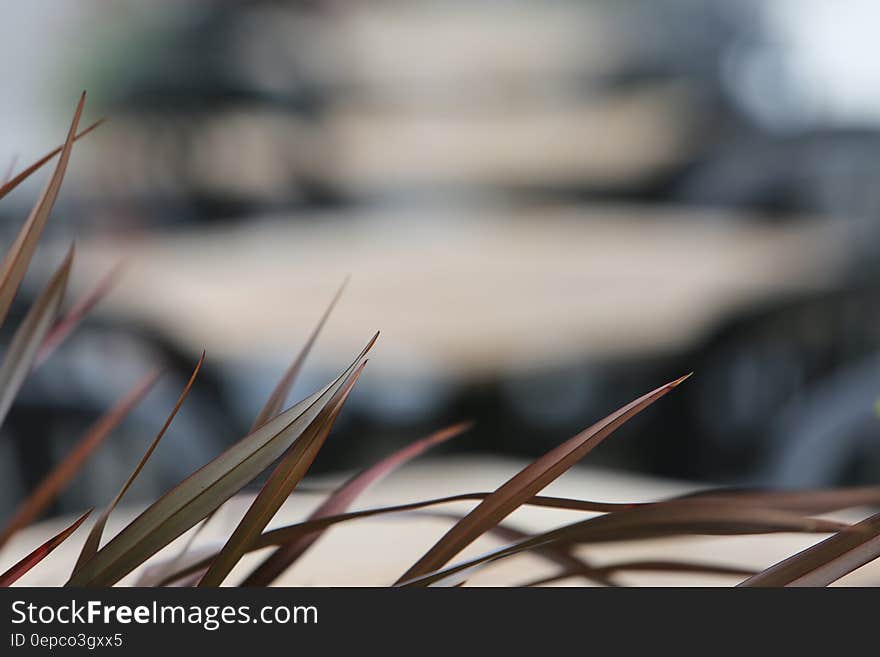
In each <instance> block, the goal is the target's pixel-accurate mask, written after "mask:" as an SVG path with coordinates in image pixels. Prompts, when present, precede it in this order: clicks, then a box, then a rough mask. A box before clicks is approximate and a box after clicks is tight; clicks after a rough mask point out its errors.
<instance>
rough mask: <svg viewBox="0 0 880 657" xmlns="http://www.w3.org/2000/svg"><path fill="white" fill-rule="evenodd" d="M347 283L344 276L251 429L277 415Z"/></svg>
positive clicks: (255, 428) (253, 429)
mask: <svg viewBox="0 0 880 657" xmlns="http://www.w3.org/2000/svg"><path fill="white" fill-rule="evenodd" d="M347 284H348V279H347V278H346V279H345V280H344V281H343V282H342V285H341V286H340V287H339V290H337V292H336V294H335V295H334V296H333V299H332V300H331V301H330V305H329V306H327V309H326V310H325V311H324V314H323V315H321V319H320V320H318V324H317V326H315V328H314V329H313V330H312V333H311V335H309V337H308V339H307V340H306V343H305V344H304V345H303V347H302V349H300V351H299V353H298V354H297V356H296V358H294V360H293V362H292V363H291V364H290V367H288V368H287V371H286V372H285V373H284V375H283V376H282V377H281V380H279V381H278V384H277V385H276V386H275V389H274V390H273V391H272V394H271V395H270V396H269V399H268V400H267V401H266V404H265V405H264V406H263V408H261V409H260V412H259V413H257V417H256V418H255V419H254V423H253V425H252V426H251V431H256V430H257V429H258V428H260V427H261V426H263V425H264V424H266V422H268V421H269V420H271V419H272V418H273V417H275V416H276V415H278V413H279V412H280V411H281V409H282V408H283V406H284V403H285V402H286V401H287V398H288V397H289V396H290V390H291V388H293V384H294V383H296V379H297V377H298V376H299V373H300V370H302V366H303V364H304V363H305V361H306V358H307V357H308V355H309V352H310V351H311V350H312V347H313V346H314V344H315V341H316V340H317V339H318V335H319V334H320V333H321V329H323V328H324V324H326V323H327V319H328V318H329V317H330V313H331V312H333V308H334V307H336V304H337V302H338V301H339V298H340V297H341V296H342V293H343V291H344V290H345V286H346V285H347Z"/></svg>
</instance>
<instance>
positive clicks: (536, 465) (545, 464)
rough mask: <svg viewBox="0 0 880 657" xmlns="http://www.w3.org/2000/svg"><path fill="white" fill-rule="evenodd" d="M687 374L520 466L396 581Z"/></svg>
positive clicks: (533, 489) (442, 557)
mask: <svg viewBox="0 0 880 657" xmlns="http://www.w3.org/2000/svg"><path fill="white" fill-rule="evenodd" d="M688 376H690V375H687V376H684V377H681V378H679V379H676V380H675V381H672V382H670V383H667V384H666V385H663V386H660V387H659V388H657V389H656V390H653V391H651V392H649V393H648V394H646V395H643V396H642V397H639V398H638V399H636V400H635V401H633V402H630V403H629V404H627V405H626V406H624V407H622V408H620V409H618V410H617V411H615V412H614V413H612V414H611V415H609V416H607V417H606V418H604V419H603V420H600V421H599V422H597V423H596V424H594V425H593V426H591V427H589V428H588V429H586V430H585V431H583V432H581V433H579V434H578V435H576V436H575V437H574V438H571V439H569V440H567V441H566V442H564V443H562V444H561V445H559V446H558V447H556V448H555V449H552V450H550V451H549V452H547V453H546V454H545V455H544V456H542V457H541V458H539V459H538V460H536V461H534V462H533V463H531V464H530V465H528V466H526V467H525V468H523V469H522V470H521V471H520V472H519V473H517V474H516V475H514V476H513V477H512V478H511V479H510V480H508V481H507V482H506V483H505V484H503V485H502V486H501V487H500V488H498V489H497V490H496V491H495V492H494V493H493V494H492V495H490V496H489V497H487V498H486V499H485V500H483V501H482V502H481V503H480V504H478V505H477V506H476V507H475V508H474V509H473V510H472V511H471V512H470V513H469V514H468V515H467V516H465V517H464V518H462V520H461V521H460V522H458V523H457V524H455V525H454V526H453V527H452V528H451V529H450V530H449V531H448V532H446V534H445V535H444V536H443V537H442V538H441V539H440V540H439V541H437V543H436V544H434V547H432V548H431V549H430V550H428V552H427V553H426V554H425V555H424V556H422V558H421V559H419V560H418V561H417V562H416V563H415V564H413V566H411V567H410V568H409V569H408V570H407V571H406V572H405V573H404V574H403V575H402V576H401V577H400V579H399V580H398V582H401V581H403V580H407V579H412V578H413V577H416V576H418V575H421V574H424V573H427V572H431V571H433V570H437V569H438V568H440V567H442V566H443V565H444V564H446V563H447V562H448V561H449V560H450V559H452V558H453V557H454V556H455V555H457V554H458V553H459V552H461V551H462V550H463V549H464V548H466V547H467V546H468V545H470V544H471V543H472V542H473V541H475V540H476V539H477V538H478V537H479V536H480V535H482V534H483V533H485V532H486V530H487V529H489V528H490V527H492V526H494V525H497V524H498V523H499V522H501V520H503V519H504V518H506V517H507V516H508V515H509V514H510V513H512V512H513V511H514V510H515V509H516V508H517V507H519V506H521V505H522V504H523V502H525V501H526V500H527V499H529V498H531V497H533V496H534V495H535V494H536V493H538V491H540V490H541V489H542V488H544V487H545V486H547V485H548V484H549V483H550V482H552V481H553V480H554V479H556V478H557V477H559V476H560V475H562V474H563V473H564V472H565V471H566V470H568V469H569V468H570V467H571V466H572V465H574V464H575V463H576V462H577V461H579V460H580V459H581V458H583V457H584V456H586V454H587V453H589V452H590V451H591V450H592V449H593V448H594V447H596V445H598V444H599V443H601V442H602V441H603V440H604V439H605V438H606V437H607V436H608V435H609V434H611V433H612V432H613V431H614V430H615V429H617V428H618V427H619V426H621V425H622V424H624V423H625V422H626V421H627V420H629V419H630V418H632V417H633V416H634V415H636V414H637V413H639V412H640V411H642V410H643V409H644V408H646V407H648V406H650V405H651V404H652V403H654V402H655V401H657V400H658V399H660V397H662V396H663V395H665V394H667V393H668V392H669V391H671V390H672V389H673V388H675V387H676V386H678V385H679V384H681V382H682V381H684V380H685V379H686V378H687V377H688Z"/></svg>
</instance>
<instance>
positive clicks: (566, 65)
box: [0, 0, 880, 511]
mask: <svg viewBox="0 0 880 657" xmlns="http://www.w3.org/2000/svg"><path fill="white" fill-rule="evenodd" d="M4 18H5V20H4V22H3V23H2V24H0V52H2V57H0V62H2V64H0V66H2V70H3V77H2V80H3V83H4V87H5V90H6V91H5V92H4V93H3V94H2V96H0V167H2V169H3V170H5V169H6V167H7V166H8V167H10V170H13V171H14V170H18V169H20V168H22V167H23V166H25V165H27V164H28V163H30V162H31V161H33V160H34V159H36V158H37V157H39V156H40V155H42V154H43V153H45V152H47V151H48V150H50V149H51V148H53V147H55V146H56V145H58V144H59V143H61V142H62V141H63V138H64V134H65V132H66V129H67V125H68V122H69V119H70V116H71V113H72V111H73V108H74V105H75V102H76V99H77V98H78V95H79V92H80V91H81V90H82V89H84V88H85V89H87V90H88V93H89V96H88V100H87V105H86V108H87V109H86V116H85V117H84V119H83V121H84V122H83V124H82V125H87V124H88V123H90V122H91V121H93V120H95V119H97V118H99V117H106V118H107V119H108V121H107V123H106V124H105V125H103V126H102V127H101V128H100V129H99V130H97V131H96V132H95V133H94V134H91V135H89V136H88V137H86V138H84V139H83V140H82V141H81V142H78V143H77V145H76V147H75V148H74V154H73V159H72V164H71V168H70V170H69V174H68V177H67V179H66V181H65V187H64V189H63V190H62V195H61V198H60V201H59V204H58V206H57V207H56V210H55V212H54V214H53V218H52V220H51V222H50V225H49V228H48V231H47V235H46V239H45V240H44V245H43V246H42V247H41V250H40V251H39V252H38V258H37V261H36V263H35V266H34V268H33V270H32V271H31V273H30V274H29V277H28V279H27V281H26V285H25V287H24V288H23V292H22V293H21V294H20V295H19V298H18V300H17V303H16V310H15V312H16V313H17V317H21V316H23V314H24V312H25V310H26V309H27V307H28V304H29V302H30V300H31V299H32V298H33V295H34V294H35V293H36V291H37V290H38V289H39V285H40V284H41V282H44V281H45V279H46V277H47V275H48V272H49V271H50V269H51V267H53V266H54V265H57V262H58V261H59V259H60V254H61V251H62V250H63V249H66V248H67V246H68V245H69V243H70V241H71V240H72V239H74V238H75V239H76V243H77V253H78V261H77V265H76V270H77V271H76V275H75V280H74V288H75V290H78V291H83V290H86V289H88V287H89V286H90V285H91V284H94V282H95V281H96V280H97V279H99V278H100V277H101V276H102V275H104V274H105V273H106V272H107V271H109V270H110V269H112V268H113V267H114V266H115V265H116V264H117V263H118V262H120V261H122V262H123V263H124V274H123V277H122V279H121V281H120V282H119V284H118V286H117V288H116V290H115V291H114V293H113V294H112V295H111V296H110V297H109V298H108V299H106V300H105V301H104V302H102V304H101V306H100V308H99V310H98V312H96V313H95V314H94V315H93V316H92V317H91V318H90V319H89V320H88V321H87V322H86V323H85V324H84V325H83V326H82V327H81V328H80V329H79V330H78V331H77V333H76V334H75V335H74V337H73V338H72V339H71V340H70V341H69V342H68V343H67V344H66V345H65V346H64V348H62V349H61V350H59V351H58V352H57V353H56V354H55V355H53V356H52V358H51V360H50V361H48V362H47V363H46V365H45V366H43V367H41V368H40V369H39V370H38V371H36V372H35V373H34V374H33V375H32V376H31V378H30V379H29V381H28V383H27V385H26V387H25V390H24V391H23V394H22V395H21V397H20V400H19V402H18V404H17V406H16V407H15V409H14V411H13V413H12V415H11V416H10V418H9V421H8V422H7V423H6V425H5V426H4V427H3V430H2V431H3V433H5V434H7V435H5V436H2V438H3V440H0V490H2V492H3V494H2V495H0V505H4V506H5V507H8V508H6V509H4V511H8V510H9V508H11V507H12V505H13V503H14V501H16V500H18V499H21V496H22V495H23V491H24V490H26V489H28V488H29V487H31V486H33V485H34V483H35V482H37V481H39V479H40V477H41V476H42V475H43V474H44V473H45V472H46V471H47V470H48V469H49V468H50V467H51V465H52V464H54V463H57V462H58V460H59V459H60V458H61V456H62V455H63V454H64V453H65V452H66V451H67V450H69V449H70V446H71V445H72V444H73V443H74V441H75V440H76V439H77V437H78V436H79V435H80V434H81V433H82V432H83V431H84V430H85V429H86V427H87V426H88V425H89V424H90V423H91V422H93V421H94V420H95V419H96V418H97V417H98V416H99V414H100V413H101V412H102V411H103V410H105V409H106V408H108V407H109V406H110V405H112V404H113V402H114V401H115V400H116V399H118V398H119V397H120V396H121V395H122V394H123V393H124V392H125V390H126V389H127V388H128V387H129V386H131V385H133V384H134V382H135V381H136V380H137V379H138V378H139V377H140V376H142V375H143V374H144V373H145V372H146V371H148V370H149V368H150V367H151V366H152V365H154V364H159V365H163V366H165V367H167V368H168V373H167V374H166V376H165V377H164V378H163V380H162V383H161V384H160V385H159V386H158V387H157V388H156V390H155V391H154V392H153V393H151V395H150V396H149V397H148V398H147V400H146V401H145V402H144V403H143V404H141V405H140V406H139V407H138V409H137V410H136V411H135V413H134V414H133V415H132V416H131V417H130V418H129V420H128V421H127V422H126V423H125V425H124V426H123V427H122V428H121V429H120V430H119V431H117V432H116V435H114V437H113V438H112V439H111V440H110V441H109V442H108V443H107V444H106V445H104V446H103V447H102V448H101V450H100V452H99V453H98V455H97V457H96V458H94V459H93V460H92V461H91V462H90V463H89V465H88V466H87V468H86V472H85V474H84V475H81V476H80V477H78V479H77V481H76V485H75V486H74V487H73V488H72V489H71V490H70V491H69V492H68V493H67V494H66V495H65V496H64V497H63V498H62V501H61V506H60V508H59V510H65V509H78V508H81V507H82V506H84V505H86V504H89V505H91V504H94V503H95V500H99V501H101V500H105V499H108V498H109V497H111V496H112V495H113V494H114V493H115V492H116V489H117V487H118V485H119V482H120V481H121V478H123V477H124V474H123V473H126V472H128V471H129V470H130V469H131V467H132V466H133V464H134V463H136V462H137V460H138V458H139V457H140V454H141V453H142V450H143V448H144V446H145V445H146V444H147V443H148V441H149V440H150V439H151V438H152V436H153V435H154V433H155V431H156V430H157V429H158V426H159V424H160V423H161V420H162V418H164V415H165V414H166V413H167V411H168V410H169V409H170V407H171V405H172V404H173V401H174V399H175V398H176V396H177V394H178V393H179V390H180V388H181V387H182V385H183V383H184V382H185V381H186V379H187V377H188V376H189V373H190V371H191V369H192V367H193V366H194V365H195V362H196V360H197V359H198V356H199V354H200V353H201V350H202V349H207V352H208V361H207V366H206V369H205V370H203V376H202V377H201V379H200V381H199V383H198V384H197V386H196V388H195V392H194V393H193V395H191V396H190V399H189V401H188V402H187V404H186V405H185V406H184V410H183V412H182V413H181V415H180V416H178V419H177V420H176V422H175V424H174V426H173V427H172V431H171V432H170V434H169V437H168V438H166V442H165V443H164V444H163V446H162V447H161V448H160V449H159V451H158V452H157V454H156V456H155V457H154V459H155V462H154V463H152V464H151V467H150V468H148V470H147V471H145V475H146V474H151V475H152V478H150V477H147V476H145V477H142V478H141V482H140V483H139V484H138V486H139V488H138V491H137V493H138V494H139V495H141V497H142V498H145V497H146V496H152V495H155V494H157V493H159V492H161V491H162V490H164V489H165V488H167V487H168V486H170V485H171V484H173V483H176V481H178V480H179V479H180V478H181V477H183V476H185V475H186V474H188V473H189V472H191V471H192V470H193V469H195V468H196V467H198V466H200V465H201V464H203V463H204V462H205V461H207V460H208V459H209V458H211V457H212V456H213V455H215V454H216V453H217V452H218V451H219V450H221V449H222V448H224V447H225V446H227V445H229V444H230V443H231V442H232V441H234V440H236V439H238V438H240V437H241V436H242V435H244V433H245V432H246V430H247V427H248V426H249V425H250V423H251V422H252V420H253V417H254V416H255V414H256V413H257V411H258V410H259V408H260V407H261V406H262V404H263V402H264V400H265V399H266V397H267V396H268V394H269V392H270V391H271V389H272V387H273V386H274V384H275V382H276V381H277V378H278V376H279V375H280V374H281V372H282V371H283V370H284V368H285V367H286V366H287V364H288V363H289V362H290V360H291V359H292V358H293V356H294V355H295V354H296V353H297V351H298V349H299V348H300V346H301V345H302V344H303V342H304V341H305V339H306V337H307V335H308V333H309V332H310V331H311V329H312V327H313V326H314V325H315V323H316V322H317V321H318V319H319V317H320V315H321V313H322V312H323V311H324V309H325V308H326V306H327V304H328V303H329V302H330V299H331V298H332V297H333V295H334V293H335V291H336V289H337V288H338V287H339V285H340V284H341V283H342V281H343V279H344V278H345V277H346V275H349V274H350V275H351V280H350V282H349V284H348V287H347V289H346V291H345V293H344V295H343V297H342V300H341V301H340V303H339V305H338V306H337V308H336V309H335V311H334V313H333V315H332V316H331V318H330V320H329V322H328V324H327V326H326V328H325V330H324V332H323V333H322V336H321V339H320V340H319V343H318V345H317V347H316V349H315V351H314V352H313V356H312V357H311V358H310V360H309V363H308V367H307V368H306V371H305V372H304V375H303V377H302V379H301V381H300V382H299V384H298V385H297V388H296V393H297V394H298V395H300V396H302V395H305V394H307V393H309V392H311V391H312V390H313V389H315V388H316V387H318V386H320V385H322V384H323V383H324V382H326V380H328V379H329V378H330V377H332V376H334V375H335V373H337V372H338V371H341V370H342V369H343V368H344V367H345V366H346V365H347V364H348V363H349V361H350V360H351V358H352V357H353V356H354V355H355V354H356V353H357V351H358V350H359V349H360V347H361V346H363V344H364V343H365V342H366V341H367V340H368V339H369V337H370V336H371V335H372V333H373V332H374V331H375V330H377V329H379V330H381V331H382V336H381V338H380V342H379V344H378V345H377V347H376V349H375V351H374V354H373V357H372V359H371V361H370V365H369V367H368V368H367V372H366V374H365V375H364V377H363V378H362V380H361V383H359V385H358V389H357V390H356V392H355V394H354V395H353V396H352V398H351V400H350V402H349V404H348V405H347V410H346V412H345V413H344V414H343V416H342V417H341V418H340V421H339V422H338V424H337V427H336V429H335V431H334V434H333V435H332V436H331V438H330V440H329V441H328V443H327V446H326V447H325V449H324V451H323V452H322V454H321V456H320V457H319V459H318V461H317V462H316V464H315V471H318V472H327V471H335V470H339V469H350V468H352V467H355V466H357V465H362V464H366V463H369V462H370V461H372V460H373V459H375V458H377V457H378V456H379V455H382V454H385V453H388V452H389V451H390V450H391V449H393V448H395V447H397V446H399V445H402V444H403V443H405V442H407V441H410V440H413V439H414V438H416V437H419V436H420V435H423V434H425V433H426V432H429V431H431V430H434V429H436V428H439V427H441V426H443V425H444V424H447V423H450V422H453V421H458V420H461V419H473V420H475V421H476V427H475V429H473V430H472V431H471V432H469V434H467V435H466V436H464V437H462V438H461V439H457V440H458V442H457V444H456V445H454V446H450V447H449V448H448V449H449V450H457V451H470V452H480V453H491V454H505V455H531V456H534V455H538V454H540V453H542V452H544V451H546V450H547V449H549V448H550V447H552V446H554V445H556V444H558V443H559V442H561V441H562V440H564V439H566V438H568V437H570V436H571V435H573V434H574V433H575V432H577V431H578V430H580V429H582V428H584V427H586V426H588V425H590V424H592V423H593V422H594V421H596V420H598V419H599V418H601V417H603V416H604V415H606V414H607V413H609V412H611V411H612V410H614V409H616V408H617V407H618V406H620V405H622V404H624V403H626V402H628V401H630V400H631V399H632V398H634V397H636V396H637V395H640V394H642V393H644V392H646V391H648V390H650V389H652V388H654V387H656V386H658V385H660V384H662V383H664V382H666V381H668V380H670V379H672V378H674V377H677V376H679V375H681V374H684V373H687V372H689V371H695V373H696V374H695V376H694V377H693V378H692V379H691V380H690V381H688V383H687V384H686V385H684V386H682V387H681V388H680V389H679V390H677V391H676V392H675V393H674V394H673V395H670V396H669V397H667V398H665V399H664V400H663V401H662V402H660V403H659V404H657V405H656V406H655V407H652V408H651V409H649V410H648V411H646V412H645V413H643V414H642V415H640V416H638V417H637V418H636V419H635V420H634V421H632V422H630V423H629V424H628V425H626V426H625V427H624V428H623V429H621V430H620V431H618V433H617V434H616V435H615V437H614V438H613V439H612V440H609V441H608V442H607V443H606V444H604V445H603V446H602V448H601V449H599V450H597V451H596V452H595V453H593V454H591V456H590V460H591V462H592V463H594V464H599V465H604V466H608V467H615V468H623V469H626V470H630V471H635V472H642V473H648V474H654V475H662V476H666V477H674V478H684V479H690V480H700V481H707V482H716V483H726V484H735V485H740V484H752V485H759V484H760V485H765V484H772V485H777V486H820V485H836V484H845V483H846V484H856V483H869V482H873V483H876V482H877V481H878V480H880V440H878V430H880V417H878V413H880V403H878V400H880V370H878V365H880V360H878V359H880V296H878V289H877V288H878V282H880V280H878V277H880V266H878V265H880V258H878V256H880V164H878V163H880V87H878V79H880V68H878V64H877V62H878V61H880V46H878V45H877V40H876V36H875V35H874V31H875V26H876V25H877V23H878V20H880V7H878V5H877V4H876V3H875V2H871V1H870V0H847V1H846V2H837V3H828V2H820V1H818V0H762V1H758V0H754V1H753V0H740V1H739V2H735V3H734V2H727V1H725V0H664V1H663V2H656V1H655V0H584V1H581V2H573V1H572V2H568V1H561V0H560V1H551V0H519V1H510V2H500V1H490V0H468V1H465V0H453V1H443V2H441V1H439V0H420V1H408V2H402V1H401V2H394V1H391V0H382V1H375V2H370V3H354V2H342V1H339V2H330V1H327V2H321V1H318V0H315V1H312V2H270V1H253V2H194V1H180V0H173V1H172V0H165V1H154V2H150V3H143V2H140V3H138V2H134V1H133V0H117V1H116V2H113V3H103V2H98V1H97V0H80V2H77V3H57V2H48V1H46V0H40V1H31V2H27V3H17V4H15V5H12V6H10V7H8V8H6V9H5V10H4ZM7 162H8V163H9V164H7ZM47 175H48V173H47V172H41V173H40V174H39V175H37V176H35V177H34V180H32V181H29V184H27V185H25V186H23V187H22V188H20V189H18V190H16V192H15V193H14V194H12V195H10V196H9V197H8V198H7V199H4V202H3V204H2V206H0V215H2V216H0V231H2V233H3V237H4V239H5V240H6V241H7V243H8V242H10V241H11V240H12V239H13V236H14V235H15V234H16V231H17V230H18V228H19V226H20V224H21V221H23V219H24V217H25V216H26V214H27V211H28V210H29V208H30V205H31V204H33V202H34V201H35V199H36V197H37V195H38V193H39V189H40V186H41V185H42V184H43V181H44V180H45V178H46V176H47ZM15 319H16V315H13V316H12V317H11V321H10V322H7V326H6V328H5V329H4V331H5V332H6V334H7V336H6V341H5V342H4V344H7V343H8V335H9V333H10V331H11V327H14V326H15V324H16V321H15Z"/></svg>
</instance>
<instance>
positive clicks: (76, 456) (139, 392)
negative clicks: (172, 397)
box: [0, 371, 159, 545]
mask: <svg viewBox="0 0 880 657" xmlns="http://www.w3.org/2000/svg"><path fill="white" fill-rule="evenodd" d="M158 377H159V372H158V371H154V372H152V373H150V374H148V375H147V376H145V377H144V378H143V379H141V381H140V382H139V383H138V384H137V385H136V386H135V387H134V388H133V389H132V391H131V392H129V393H128V394H127V395H126V396H125V397H124V398H123V399H122V400H120V401H119V402H117V404H116V405H115V406H114V407H113V408H111V409H110V410H109V411H107V412H106V413H105V414H104V415H103V416H102V417H101V418H100V419H99V420H98V421H97V422H95V424H93V425H92V426H91V427H90V428H89V429H88V430H87V431H86V433H85V434H84V435H83V437H82V438H80V439H79V441H78V442H77V443H76V445H75V446H74V448H73V449H72V450H71V451H70V452H69V453H68V454H67V456H66V457H65V458H64V460H63V461H62V462H61V463H59V464H58V465H57V466H56V467H55V469H54V470H52V472H50V473H49V474H48V475H46V477H44V478H43V481H42V482H40V484H39V486H37V488H36V489H35V490H34V491H33V492H32V493H31V494H30V495H29V496H28V498H27V499H26V500H25V501H24V502H22V503H21V504H20V505H19V506H18V508H17V509H16V510H15V513H14V514H13V516H12V518H11V519H10V520H9V522H8V523H7V524H6V526H5V527H4V528H3V531H2V532H0V545H3V544H5V543H6V541H8V540H9V537H10V536H12V535H13V534H14V533H15V532H17V531H18V530H19V529H21V528H22V527H24V526H26V525H28V524H30V523H31V522H32V521H33V520H34V519H35V518H37V517H38V516H39V515H40V513H42V512H43V510H44V509H45V508H46V507H47V506H48V505H49V504H50V503H51V502H52V500H54V499H55V497H56V496H57V495H58V493H60V492H61V490H63V489H64V487H65V486H66V485H67V483H68V482H69V481H70V480H71V479H72V478H73V477H74V475H76V473H77V472H79V470H80V468H82V466H83V464H85V462H86V461H87V460H88V458H89V457H90V456H91V455H92V453H93V452H94V451H95V450H96V449H97V448H98V447H99V446H100V445H101V443H103V442H104V441H105V440H106V439H107V438H108V436H109V435H110V433H111V432H112V431H113V430H114V429H115V428H116V427H117V426H119V424H120V423H121V422H122V420H124V419H125V417H126V416H127V415H128V414H129V413H130V412H131V410H132V409H133V408H134V407H135V405H137V404H138V402H140V401H141V400H142V399H143V398H144V396H145V395H146V394H147V392H149V390H150V388H152V387H153V384H154V383H155V382H156V380H157V379H158Z"/></svg>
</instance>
